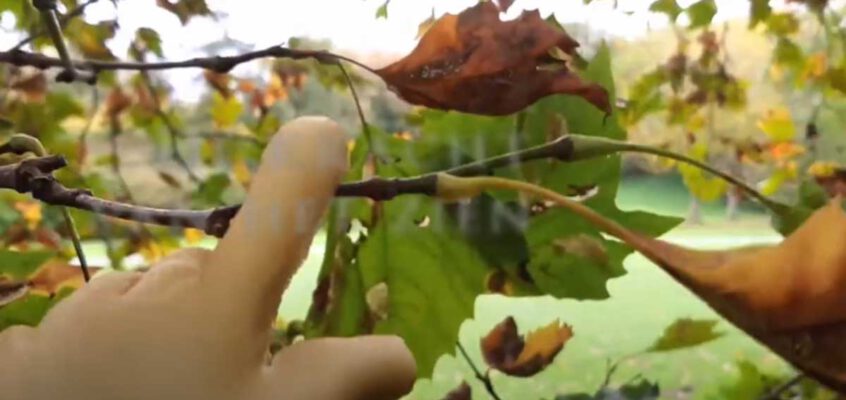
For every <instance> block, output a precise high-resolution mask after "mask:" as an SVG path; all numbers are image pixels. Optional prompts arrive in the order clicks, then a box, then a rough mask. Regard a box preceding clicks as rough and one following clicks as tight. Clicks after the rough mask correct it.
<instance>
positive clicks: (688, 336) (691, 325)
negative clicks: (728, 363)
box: [647, 318, 725, 352]
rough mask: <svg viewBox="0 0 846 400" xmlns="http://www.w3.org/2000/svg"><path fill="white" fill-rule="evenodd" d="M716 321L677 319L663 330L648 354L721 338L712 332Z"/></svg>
mask: <svg viewBox="0 0 846 400" xmlns="http://www.w3.org/2000/svg"><path fill="white" fill-rule="evenodd" d="M717 323H718V321H714V320H694V319H689V318H682V319H678V320H676V321H675V322H673V323H672V324H671V325H670V326H668V327H667V328H666V329H664V334H663V335H661V337H660V338H658V339H657V340H656V341H655V343H653V344H652V346H650V347H649V348H648V349H647V351H649V352H664V351H672V350H679V349H685V348H689V347H694V346H698V345H700V344H703V343H707V342H710V341H712V340H715V339H718V338H720V337H722V336H723V335H724V334H725V333H723V332H717V331H715V330H714V327H716V325H717Z"/></svg>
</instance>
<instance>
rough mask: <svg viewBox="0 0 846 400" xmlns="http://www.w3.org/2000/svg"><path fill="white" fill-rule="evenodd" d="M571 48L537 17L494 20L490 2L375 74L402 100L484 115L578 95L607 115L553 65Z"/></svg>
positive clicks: (604, 99) (601, 99) (600, 100)
mask: <svg viewBox="0 0 846 400" xmlns="http://www.w3.org/2000/svg"><path fill="white" fill-rule="evenodd" d="M578 46H579V44H578V42H576V41H575V40H573V39H572V38H571V37H570V36H569V35H567V33H566V32H564V31H563V30H560V29H558V28H555V27H553V26H552V25H550V24H548V23H547V22H546V21H544V20H543V19H542V18H541V17H540V14H539V13H538V11H531V12H524V13H523V14H522V15H521V16H520V17H519V18H517V19H515V20H512V21H501V20H500V19H499V9H498V8H497V6H496V5H494V4H493V3H492V2H483V3H479V4H477V5H475V6H473V7H470V8H468V9H466V10H464V11H462V12H461V13H460V14H458V15H453V14H446V15H444V16H443V17H441V18H440V19H438V20H437V21H436V22H435V23H434V24H433V25H432V26H431V28H429V29H428V30H427V31H426V33H425V34H424V35H423V37H422V39H421V40H420V42H419V43H418V45H417V47H416V48H415V49H414V51H412V52H411V54H409V55H408V56H406V57H405V58H403V59H401V60H399V61H397V62H396V63H393V64H391V65H389V66H387V67H385V68H382V69H379V70H377V71H376V73H377V74H379V76H380V77H382V79H383V80H385V82H386V83H387V84H388V85H389V86H390V88H391V90H393V91H395V92H396V93H397V94H399V95H400V97H402V98H403V99H405V100H406V101H409V102H411V103H414V104H418V105H424V106H427V107H431V108H438V109H443V110H457V111H462V112H468V113H474V114H484V115H507V114H511V113H514V112H517V111H520V110H522V109H524V108H525V107H527V106H528V105H530V104H532V103H534V102H535V101H537V100H539V99H541V98H543V97H546V96H549V95H552V94H572V95H576V96H580V97H582V98H584V99H585V100H587V101H589V102H590V103H592V104H593V105H595V106H596V107H598V108H600V109H602V110H604V111H606V112H609V113H610V111H611V105H610V103H609V100H608V93H607V92H606V91H605V90H604V89H603V88H602V87H601V86H599V85H596V84H593V83H588V82H585V81H583V80H582V79H581V78H579V77H578V76H577V75H576V74H575V73H573V71H571V70H570V69H569V66H568V64H567V62H566V61H565V60H563V59H560V58H554V57H553V56H552V55H551V54H552V53H555V52H558V53H560V54H563V55H564V56H565V57H572V56H574V55H575V49H576V47H578Z"/></svg>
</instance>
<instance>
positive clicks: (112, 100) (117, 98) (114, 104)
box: [105, 86, 132, 120]
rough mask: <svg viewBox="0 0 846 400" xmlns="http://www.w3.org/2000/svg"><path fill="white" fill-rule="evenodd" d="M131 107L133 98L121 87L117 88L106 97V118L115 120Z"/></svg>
mask: <svg viewBox="0 0 846 400" xmlns="http://www.w3.org/2000/svg"><path fill="white" fill-rule="evenodd" d="M131 105H132V98H131V97H129V96H128V95H127V94H126V93H125V92H124V91H123V90H122V89H121V88H120V87H119V86H115V87H114V88H113V89H112V90H111V91H110V92H109V95H108V97H106V110H105V111H106V116H108V117H109V120H114V119H116V118H118V116H120V114H121V113H122V112H124V111H125V110H126V109H127V108H129V106H131Z"/></svg>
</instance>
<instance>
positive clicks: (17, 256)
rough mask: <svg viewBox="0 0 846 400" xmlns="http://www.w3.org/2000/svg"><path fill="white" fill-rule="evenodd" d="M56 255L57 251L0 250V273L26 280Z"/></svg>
mask: <svg viewBox="0 0 846 400" xmlns="http://www.w3.org/2000/svg"><path fill="white" fill-rule="evenodd" d="M55 256H56V253H53V252H50V251H27V252H23V251H12V250H0V275H5V276H8V277H10V278H12V279H14V280H24V279H26V278H27V277H29V276H30V275H32V274H33V273H35V271H37V270H38V267H40V266H42V265H43V264H44V263H45V262H47V260H49V259H51V258H53V257H55Z"/></svg>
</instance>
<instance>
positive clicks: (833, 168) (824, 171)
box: [808, 161, 840, 178]
mask: <svg viewBox="0 0 846 400" xmlns="http://www.w3.org/2000/svg"><path fill="white" fill-rule="evenodd" d="M839 168H840V164H838V163H836V162H834V161H815V162H814V163H813V164H811V166H810V167H808V174H809V175H812V176H813V177H815V178H830V177H832V176H834V174H835V173H836V172H837V170H838V169H839Z"/></svg>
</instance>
